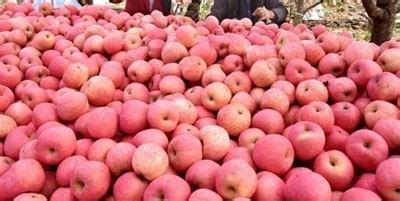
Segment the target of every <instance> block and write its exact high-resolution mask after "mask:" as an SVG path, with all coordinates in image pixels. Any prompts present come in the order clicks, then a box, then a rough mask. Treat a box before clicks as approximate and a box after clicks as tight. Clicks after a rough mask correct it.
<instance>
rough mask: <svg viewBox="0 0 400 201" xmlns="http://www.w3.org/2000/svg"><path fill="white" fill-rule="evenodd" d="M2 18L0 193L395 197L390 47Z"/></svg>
mask: <svg viewBox="0 0 400 201" xmlns="http://www.w3.org/2000/svg"><path fill="white" fill-rule="evenodd" d="M0 13H1V14H0V31H1V32H0V112H1V114H0V200H12V199H14V198H15V200H17V201H18V200H47V199H49V200H54V201H63V200H116V201H129V200H142V199H143V200H146V201H147V200H148V201H150V200H169V201H186V200H190V201H200V200H207V201H222V200H235V201H245V200H259V201H279V200H288V201H292V200H293V201H294V200H298V201H330V200H335V201H338V200H340V201H354V200H363V201H379V200H383V199H384V200H400V158H399V156H398V155H396V154H398V153H399V152H398V151H399V150H400V149H399V148H400V120H398V118H399V108H398V107H399V105H400V98H399V95H400V79H399V77H397V76H396V73H397V75H399V73H398V72H400V71H399V70H400V42H397V41H395V40H391V41H388V42H386V43H384V44H383V45H381V46H377V45H374V44H370V43H368V42H364V41H354V40H353V39H352V37H351V35H350V34H349V33H346V32H344V33H341V34H334V33H332V32H329V31H327V30H326V28H325V27H324V26H322V25H318V26H315V27H314V28H312V29H309V28H307V27H306V26H305V25H303V24H300V25H297V26H293V25H291V24H288V23H285V24H283V25H282V26H281V27H278V26H277V25H274V24H268V25H266V24H264V23H262V22H258V23H256V24H255V25H253V24H252V23H251V21H250V20H249V19H242V20H224V21H222V22H221V23H219V22H218V20H217V19H216V18H215V17H208V18H207V19H206V20H205V21H200V22H197V23H195V22H193V21H192V20H191V19H189V18H187V17H182V16H163V15H162V14H161V13H160V12H158V11H154V12H152V13H151V15H142V14H140V13H137V14H135V15H133V16H130V15H129V14H127V13H125V12H121V13H117V12H116V11H114V10H112V9H108V8H105V7H95V6H85V7H82V8H80V9H77V8H75V7H72V6H66V7H62V8H59V9H53V8H52V6H51V5H50V4H47V3H45V4H43V5H42V6H41V7H40V9H39V10H33V9H32V5H31V4H28V3H23V4H21V5H16V4H13V3H8V4H6V5H5V6H4V7H3V8H1V9H0Z"/></svg>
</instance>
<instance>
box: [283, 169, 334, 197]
mask: <svg viewBox="0 0 400 201" xmlns="http://www.w3.org/2000/svg"><path fill="white" fill-rule="evenodd" d="M331 194H332V193H331V187H330V185H329V183H328V181H327V180H326V179H325V178H324V177H322V176H321V175H320V174H318V173H315V172H311V171H309V172H299V173H298V174H296V175H293V176H291V177H289V178H288V179H287V181H286V183H285V185H284V186H283V195H284V198H285V200H330V199H331Z"/></svg>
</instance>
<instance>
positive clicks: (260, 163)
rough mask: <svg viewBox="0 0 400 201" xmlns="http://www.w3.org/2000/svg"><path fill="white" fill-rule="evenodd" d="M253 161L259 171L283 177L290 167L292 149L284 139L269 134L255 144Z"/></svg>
mask: <svg viewBox="0 0 400 201" xmlns="http://www.w3.org/2000/svg"><path fill="white" fill-rule="evenodd" d="M253 160H254V163H255V164H256V166H257V167H258V168H260V169H261V170H263V171H270V172H272V173H275V174H277V175H283V174H285V173H286V172H287V171H288V170H289V169H290V168H291V167H292V164H293V161H294V149H293V146H292V144H291V143H290V141H289V140H288V139H287V138H286V137H283V136H281V135H277V134H269V135H266V136H263V137H261V138H260V139H259V140H257V142H256V143H255V146H254V149H253ZM272 161H273V162H272Z"/></svg>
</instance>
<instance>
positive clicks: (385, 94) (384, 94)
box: [367, 72, 400, 101]
mask: <svg viewBox="0 0 400 201" xmlns="http://www.w3.org/2000/svg"><path fill="white" fill-rule="evenodd" d="M399 84H400V78H398V77H397V76H396V75H394V74H392V73H388V72H383V73H380V74H377V75H374V76H373V77H371V78H370V79H369V81H368V84H367V92H368V96H369V97H370V98H371V99H372V100H385V101H393V100H396V99H397V97H398V96H399V95H400V90H398V88H397V86H398V85H399Z"/></svg>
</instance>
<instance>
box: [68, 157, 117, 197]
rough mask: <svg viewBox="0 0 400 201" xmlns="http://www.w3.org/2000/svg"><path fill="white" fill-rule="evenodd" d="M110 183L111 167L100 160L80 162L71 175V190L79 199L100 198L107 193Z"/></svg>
mask: <svg viewBox="0 0 400 201" xmlns="http://www.w3.org/2000/svg"><path fill="white" fill-rule="evenodd" d="M110 183H111V176H110V172H109V169H108V168H107V166H106V165H105V164H104V163H102V162H99V161H85V162H83V163H81V164H79V165H78V166H77V167H76V169H75V171H74V172H73V174H72V175H71V177H70V186H71V191H72V194H73V195H74V197H76V198H77V199H85V200H86V199H100V198H101V197H103V196H104V195H105V194H106V193H107V190H108V188H109V186H110Z"/></svg>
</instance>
